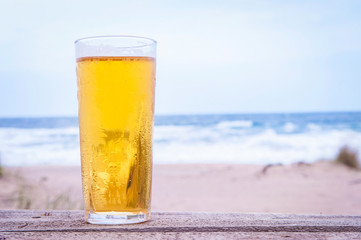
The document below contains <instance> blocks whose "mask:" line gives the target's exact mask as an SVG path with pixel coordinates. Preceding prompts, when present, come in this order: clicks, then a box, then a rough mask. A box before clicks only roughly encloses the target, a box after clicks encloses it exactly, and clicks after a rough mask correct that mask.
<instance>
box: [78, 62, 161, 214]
mask: <svg viewBox="0 0 361 240" xmlns="http://www.w3.org/2000/svg"><path fill="white" fill-rule="evenodd" d="M77 76H78V100H79V128H80V148H81V165H82V182H83V194H84V200H85V211H86V213H92V214H106V215H112V214H117V213H119V212H121V213H128V214H129V215H132V214H133V215H135V214H146V215H147V216H148V211H149V210H150V195H151V175H152V132H153V111H154V85H155V59H154V58H152V57H81V58H78V59H77ZM86 215H88V214H86Z"/></svg>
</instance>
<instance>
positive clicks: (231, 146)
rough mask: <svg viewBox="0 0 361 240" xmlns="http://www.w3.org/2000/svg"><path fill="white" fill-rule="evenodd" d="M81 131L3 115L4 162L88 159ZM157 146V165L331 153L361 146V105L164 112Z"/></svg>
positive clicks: (71, 124) (56, 121) (64, 121)
mask: <svg viewBox="0 0 361 240" xmlns="http://www.w3.org/2000/svg"><path fill="white" fill-rule="evenodd" d="M78 132H79V128H78V119H77V118H76V117H53V118H0V161H1V163H0V164H1V165H3V166H33V165H80V150H79V133H78ZM153 146H154V147H153V161H154V163H155V164H189V163H195V164H205V163H212V164H223V163H224V164H278V163H281V164H291V163H296V162H306V163H312V162H315V161H318V160H331V159H334V158H335V157H336V156H337V154H338V152H339V151H340V149H341V148H342V147H343V146H348V147H349V148H350V149H352V150H354V151H356V152H358V153H361V112H335V113H333V112H328V113H324V112H323V113H277V114H209V115H161V116H155V124H154V140H153ZM359 156H360V154H359Z"/></svg>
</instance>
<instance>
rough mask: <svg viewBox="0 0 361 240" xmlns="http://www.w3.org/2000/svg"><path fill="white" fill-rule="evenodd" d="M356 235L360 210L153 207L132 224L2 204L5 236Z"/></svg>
mask: <svg viewBox="0 0 361 240" xmlns="http://www.w3.org/2000/svg"><path fill="white" fill-rule="evenodd" d="M120 237H121V238H122V239H264V238H268V239H280V238H289V239H305V238H306V239H309V238H317V239H339V238H343V239H358V238H361V216H325V215H290V214H245V213H244V214H243V213H160V212H158V213H153V214H152V217H151V221H148V222H146V223H141V224H132V225H117V226H114V225H92V224H88V223H85V222H84V215H83V212H82V211H41V210H1V211H0V240H3V239H5V240H7V239H59V238H61V239H89V238H91V239H92V238H99V239H115V238H120Z"/></svg>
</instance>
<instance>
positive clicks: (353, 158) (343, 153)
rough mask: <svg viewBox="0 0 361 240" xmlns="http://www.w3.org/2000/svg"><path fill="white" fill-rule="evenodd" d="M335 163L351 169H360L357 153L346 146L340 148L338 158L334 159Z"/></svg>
mask: <svg viewBox="0 0 361 240" xmlns="http://www.w3.org/2000/svg"><path fill="white" fill-rule="evenodd" d="M336 162H337V163H340V164H343V165H346V166H348V167H350V168H352V169H358V170H360V169H361V167H360V160H359V159H358V155H357V152H356V151H354V150H352V149H351V148H349V147H347V146H344V147H342V148H341V150H340V152H339V154H338V156H337V157H336Z"/></svg>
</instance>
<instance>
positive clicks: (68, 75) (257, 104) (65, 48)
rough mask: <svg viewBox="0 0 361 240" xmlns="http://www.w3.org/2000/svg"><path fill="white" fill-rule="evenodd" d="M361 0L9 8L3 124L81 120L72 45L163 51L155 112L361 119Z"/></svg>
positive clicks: (1, 6)
mask: <svg viewBox="0 0 361 240" xmlns="http://www.w3.org/2000/svg"><path fill="white" fill-rule="evenodd" d="M360 13H361V1H357V0H355V1H331V0H326V1H270V0H265V1H256V0H250V1H222V0H219V1H196V0H187V1H186V0H182V1H154V0H152V1H119V0H104V1H89V0H79V1H69V0H66V1H56V2H55V1H37V0H32V1H26V0H23V1H17V0H2V1H1V2H0V31H1V38H0V46H1V49H2V54H1V57H0V117H16V116H75V115H76V114H77V100H76V76H75V59H74V45H73V42H74V40H75V39H77V38H81V37H86V36H95V35H109V34H111V35H114V34H122V35H137V36H147V37H151V38H154V39H156V40H157V41H158V56H157V57H158V59H157V61H158V62H157V88H156V95H157V97H156V113H158V114H173V113H177V114H179V113H245V112H246V113H248V112H299V111H302V112H304V111H360V110H361V94H360V92H361V14H360Z"/></svg>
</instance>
